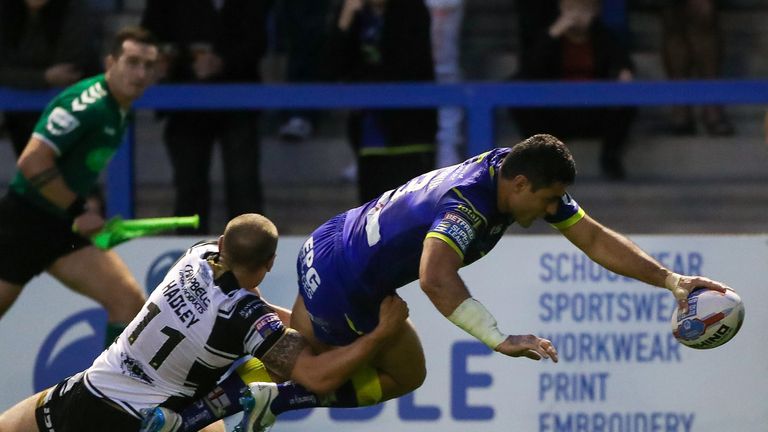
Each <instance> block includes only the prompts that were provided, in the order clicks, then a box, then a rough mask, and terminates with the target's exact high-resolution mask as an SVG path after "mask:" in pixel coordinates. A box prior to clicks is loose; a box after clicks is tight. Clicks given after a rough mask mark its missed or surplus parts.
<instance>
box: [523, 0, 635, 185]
mask: <svg viewBox="0 0 768 432" xmlns="http://www.w3.org/2000/svg"><path fill="white" fill-rule="evenodd" d="M599 11H600V1H599V0H560V15H559V16H558V17H557V19H556V20H555V22H554V23H553V24H552V25H551V26H549V28H546V29H545V31H543V32H541V34H540V35H539V36H538V38H537V39H536V42H534V45H533V47H531V48H530V51H529V55H527V56H526V57H524V59H527V60H526V62H524V63H522V64H521V65H520V71H519V73H518V74H517V78H518V79H522V80H565V81H590V80H617V81H631V80H632V79H633V73H632V62H631V60H630V58H629V52H628V51H627V49H626V48H625V47H624V46H623V45H622V44H621V43H619V42H617V39H616V38H615V37H614V35H613V33H612V32H611V31H610V30H609V29H607V28H606V27H605V26H604V25H603V24H602V23H601V22H600V20H599V19H598V13H599ZM635 113H636V110H635V109H634V108H631V107H598V108H530V109H528V108H524V109H515V110H512V114H513V115H514V117H515V118H516V119H517V122H518V126H519V128H520V133H521V135H522V136H531V135H535V134H537V133H544V132H546V133H552V134H554V135H557V136H560V137H561V138H564V139H570V138H576V137H594V136H597V137H600V138H601V139H602V149H601V153H600V168H601V170H602V173H603V174H604V175H605V176H606V177H607V178H610V179H614V180H617V179H622V178H624V177H625V172H624V167H623V164H622V160H621V157H622V153H623V150H624V147H625V144H626V141H627V137H628V135H629V129H630V126H631V125H632V121H633V119H634V117H635Z"/></svg>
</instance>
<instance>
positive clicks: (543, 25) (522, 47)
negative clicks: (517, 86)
mask: <svg viewBox="0 0 768 432" xmlns="http://www.w3.org/2000/svg"><path fill="white" fill-rule="evenodd" d="M557 2H558V0H536V1H530V0H517V1H516V2H515V6H516V8H517V19H518V21H517V29H518V36H519V39H520V42H519V49H518V56H517V61H518V64H529V63H530V62H531V61H532V60H533V59H532V58H531V55H532V53H531V50H532V49H533V47H534V46H535V45H536V41H537V40H538V39H539V36H540V34H541V32H542V31H545V30H546V29H547V28H548V27H549V26H551V25H552V23H554V22H555V20H556V19H557V17H558V15H559V10H558V6H557V4H558V3H557Z"/></svg>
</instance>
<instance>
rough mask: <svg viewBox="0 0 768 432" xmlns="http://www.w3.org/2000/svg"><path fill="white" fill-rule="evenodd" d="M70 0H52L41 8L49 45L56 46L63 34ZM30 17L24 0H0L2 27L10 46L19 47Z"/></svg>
mask: <svg viewBox="0 0 768 432" xmlns="http://www.w3.org/2000/svg"><path fill="white" fill-rule="evenodd" d="M69 2H70V0H50V1H49V2H48V3H46V4H45V5H44V6H43V7H42V8H40V12H39V14H40V20H41V22H42V26H41V27H42V28H43V31H44V32H45V40H46V42H48V45H50V46H54V45H55V44H56V40H57V39H59V37H60V36H61V31H62V28H61V27H62V24H63V23H64V17H65V16H66V14H67V13H68V8H69ZM29 19H30V14H29V9H28V8H27V5H26V4H25V3H24V0H0V29H2V32H3V36H4V37H3V39H5V40H6V41H8V42H9V43H10V45H9V47H13V48H18V44H19V42H20V41H21V38H22V37H23V35H24V31H25V30H24V29H25V28H26V26H27V25H28V22H29Z"/></svg>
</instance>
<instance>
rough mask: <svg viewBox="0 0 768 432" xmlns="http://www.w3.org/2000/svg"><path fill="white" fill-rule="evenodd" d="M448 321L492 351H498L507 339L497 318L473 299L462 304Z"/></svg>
mask: <svg viewBox="0 0 768 432" xmlns="http://www.w3.org/2000/svg"><path fill="white" fill-rule="evenodd" d="M448 320H449V321H451V322H452V323H454V324H456V325H457V326H458V327H459V328H461V329H462V330H464V331H465V332H467V333H469V334H471V335H472V336H474V337H476V338H477V339H479V340H480V341H481V342H483V343H484V344H486V345H487V346H488V347H489V348H490V349H496V347H497V346H499V344H500V343H502V342H504V340H505V339H506V338H507V336H506V335H504V334H503V333H501V332H500V331H499V329H498V327H497V325H496V318H494V317H493V315H491V313H490V312H488V309H486V308H485V306H483V304H482V303H480V302H479V301H477V300H475V299H474V298H472V297H470V298H468V299H466V300H464V301H463V302H461V304H460V305H459V306H458V307H456V309H455V310H454V311H453V312H452V313H451V315H449V316H448Z"/></svg>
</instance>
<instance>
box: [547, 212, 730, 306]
mask: <svg viewBox="0 0 768 432" xmlns="http://www.w3.org/2000/svg"><path fill="white" fill-rule="evenodd" d="M562 233H563V235H564V236H565V237H567V238H568V240H570V241H571V243H573V244H574V245H575V246H576V247H578V248H579V249H581V250H582V251H583V252H584V253H585V254H587V256H589V257H590V258H591V259H592V260H593V261H595V262H596V263H598V264H600V265H602V266H603V267H605V268H607V269H608V270H610V271H612V272H614V273H618V274H620V275H623V276H628V277H631V278H634V279H637V280H639V281H642V282H645V283H647V284H650V285H654V286H657V287H664V288H666V289H668V290H670V291H672V293H673V294H674V296H675V298H676V299H677V301H678V304H679V305H680V306H681V307H683V308H685V307H687V302H686V298H687V297H688V293H690V292H691V290H692V289H693V288H695V287H698V286H701V287H706V288H710V289H715V290H718V291H722V290H725V289H728V287H727V286H726V285H725V284H722V283H720V282H717V281H713V280H711V279H707V278H705V277H701V276H684V275H679V274H677V273H674V272H672V271H671V270H669V269H667V268H665V267H664V266H663V265H661V264H660V263H659V262H658V261H656V260H655V259H653V257H651V256H650V255H648V254H647V253H646V252H645V251H643V250H642V249H640V247H638V246H637V245H636V244H634V243H633V242H632V241H630V240H629V239H628V238H626V237H625V236H623V235H621V234H619V233H617V232H615V231H613V230H611V229H609V228H607V227H605V226H603V225H602V224H600V223H599V222H597V221H596V220H594V219H592V218H591V217H589V216H584V218H583V219H581V220H580V221H578V222H577V223H575V224H574V225H573V226H571V227H569V228H567V229H565V230H563V231H562Z"/></svg>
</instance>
